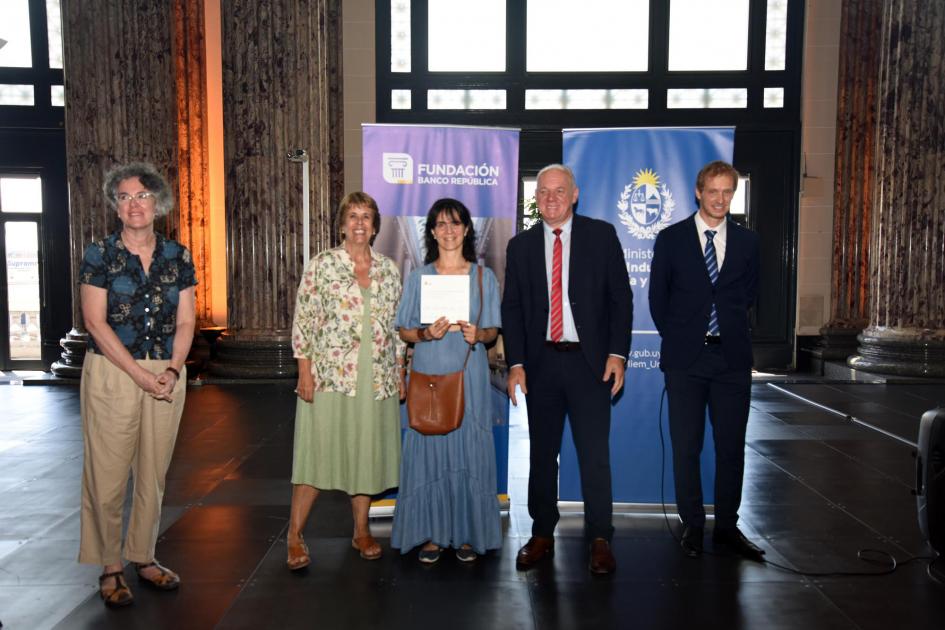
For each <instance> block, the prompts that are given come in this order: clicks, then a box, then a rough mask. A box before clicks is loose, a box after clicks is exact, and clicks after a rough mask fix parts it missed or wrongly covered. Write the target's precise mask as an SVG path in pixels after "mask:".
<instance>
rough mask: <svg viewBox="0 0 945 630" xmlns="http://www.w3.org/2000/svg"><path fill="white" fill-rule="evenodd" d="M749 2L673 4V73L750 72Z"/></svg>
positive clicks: (682, 1)
mask: <svg viewBox="0 0 945 630" xmlns="http://www.w3.org/2000/svg"><path fill="white" fill-rule="evenodd" d="M748 2H749V0H726V1H725V2H706V1H705V0H672V3H671V4H670V5H669V69H670V70H747V69H748Z"/></svg>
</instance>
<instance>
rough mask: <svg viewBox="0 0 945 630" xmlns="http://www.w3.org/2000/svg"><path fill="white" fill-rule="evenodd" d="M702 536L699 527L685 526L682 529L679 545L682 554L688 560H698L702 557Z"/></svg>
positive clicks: (701, 530)
mask: <svg viewBox="0 0 945 630" xmlns="http://www.w3.org/2000/svg"><path fill="white" fill-rule="evenodd" d="M702 534H703V529H702V528H701V527H690V526H688V525H687V526H686V527H685V529H683V533H682V540H681V541H680V543H679V544H680V546H681V547H682V549H683V552H684V553H685V554H686V555H687V556H689V557H690V558H698V557H699V556H701V555H702Z"/></svg>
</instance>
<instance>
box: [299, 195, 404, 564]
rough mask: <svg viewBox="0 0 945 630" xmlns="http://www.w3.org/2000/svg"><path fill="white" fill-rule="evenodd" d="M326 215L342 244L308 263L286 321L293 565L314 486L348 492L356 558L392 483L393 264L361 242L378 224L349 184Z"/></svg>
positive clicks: (374, 553) (373, 549)
mask: <svg viewBox="0 0 945 630" xmlns="http://www.w3.org/2000/svg"><path fill="white" fill-rule="evenodd" d="M336 220H337V223H338V227H339V231H340V234H341V238H342V245H341V246H340V247H336V248H334V249H329V250H327V251H324V252H321V253H320V254H318V255H317V256H315V257H314V258H313V259H312V260H311V262H309V264H308V266H307V267H306V269H305V273H304V275H303V276H302V282H301V284H300V285H299V291H298V296H297V298H296V305H295V318H294V321H293V324H292V349H293V354H294V356H295V358H296V359H297V360H298V362H299V380H298V387H297V389H296V392H297V394H298V398H299V400H298V402H297V406H296V413H295V447H294V456H293V464H292V484H293V488H292V508H291V515H290V520H289V531H288V534H287V537H286V538H287V543H288V559H287V561H286V564H287V565H288V567H289V569H290V570H293V571H295V570H298V569H301V568H303V567H306V566H308V565H309V564H310V562H311V558H310V557H309V550H308V547H307V546H306V544H305V541H304V540H303V539H302V530H303V529H304V528H305V522H306V521H307V520H308V515H309V512H310V511H311V509H312V504H313V503H314V501H315V499H316V498H317V497H318V493H319V491H320V490H329V489H331V490H344V491H345V492H347V493H348V494H349V495H351V511H352V514H353V516H354V534H353V536H352V538H351V546H352V547H353V548H354V549H356V550H357V551H358V552H359V553H360V555H361V557H362V558H364V559H365V560H376V559H377V558H380V557H381V547H380V545H378V543H377V541H376V540H374V538H373V537H372V536H371V532H370V529H369V528H368V509H369V508H370V503H371V495H373V494H378V493H380V492H382V491H384V490H387V489H388V488H393V487H395V486H397V484H398V471H399V466H400V406H399V401H400V399H401V398H402V397H403V394H404V375H403V350H404V343H403V342H402V341H400V339H399V337H398V335H397V332H396V331H395V329H394V315H395V314H396V312H397V304H398V301H399V299H400V291H401V285H400V272H399V271H398V270H397V266H396V265H395V264H394V262H393V261H392V260H391V259H389V258H387V257H386V256H382V255H381V254H379V253H377V252H375V251H374V250H373V249H372V248H371V243H372V242H373V241H374V237H375V236H376V235H377V233H378V231H379V230H380V226H381V216H380V212H379V211H378V208H377V203H376V202H375V201H374V199H372V198H371V197H370V196H369V195H367V194H365V193H363V192H354V193H350V194H349V195H347V196H346V197H345V198H344V199H343V200H342V201H341V204H340V206H339V208H338V214H337V217H336Z"/></svg>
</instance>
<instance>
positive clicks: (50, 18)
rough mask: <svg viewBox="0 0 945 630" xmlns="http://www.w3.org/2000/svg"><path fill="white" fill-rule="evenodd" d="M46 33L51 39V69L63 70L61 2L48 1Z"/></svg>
mask: <svg viewBox="0 0 945 630" xmlns="http://www.w3.org/2000/svg"><path fill="white" fill-rule="evenodd" d="M46 32H47V34H48V37H49V67H50V68H59V69H62V13H61V12H60V10H59V0H46Z"/></svg>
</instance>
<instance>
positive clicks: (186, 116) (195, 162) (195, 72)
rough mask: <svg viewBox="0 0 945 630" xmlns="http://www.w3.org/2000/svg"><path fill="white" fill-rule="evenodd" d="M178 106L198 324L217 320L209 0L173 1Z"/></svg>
mask: <svg viewBox="0 0 945 630" xmlns="http://www.w3.org/2000/svg"><path fill="white" fill-rule="evenodd" d="M172 8H173V12H172V16H173V27H174V50H173V53H174V71H175V72H174V75H175V81H176V99H177V100H176V106H177V146H178V150H177V166H178V172H179V185H178V205H179V207H180V229H179V240H180V242H181V243H183V244H184V245H186V246H187V248H188V249H189V250H190V253H191V254H192V256H193V260H194V271H195V274H196V278H197V286H196V287H195V288H194V297H195V299H196V310H197V329H198V330H199V328H200V327H201V326H209V325H212V324H213V320H212V317H211V306H212V304H211V298H210V296H211V293H210V287H211V281H210V210H211V209H210V201H209V198H210V181H209V166H208V157H207V62H206V54H205V52H204V0H172Z"/></svg>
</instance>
